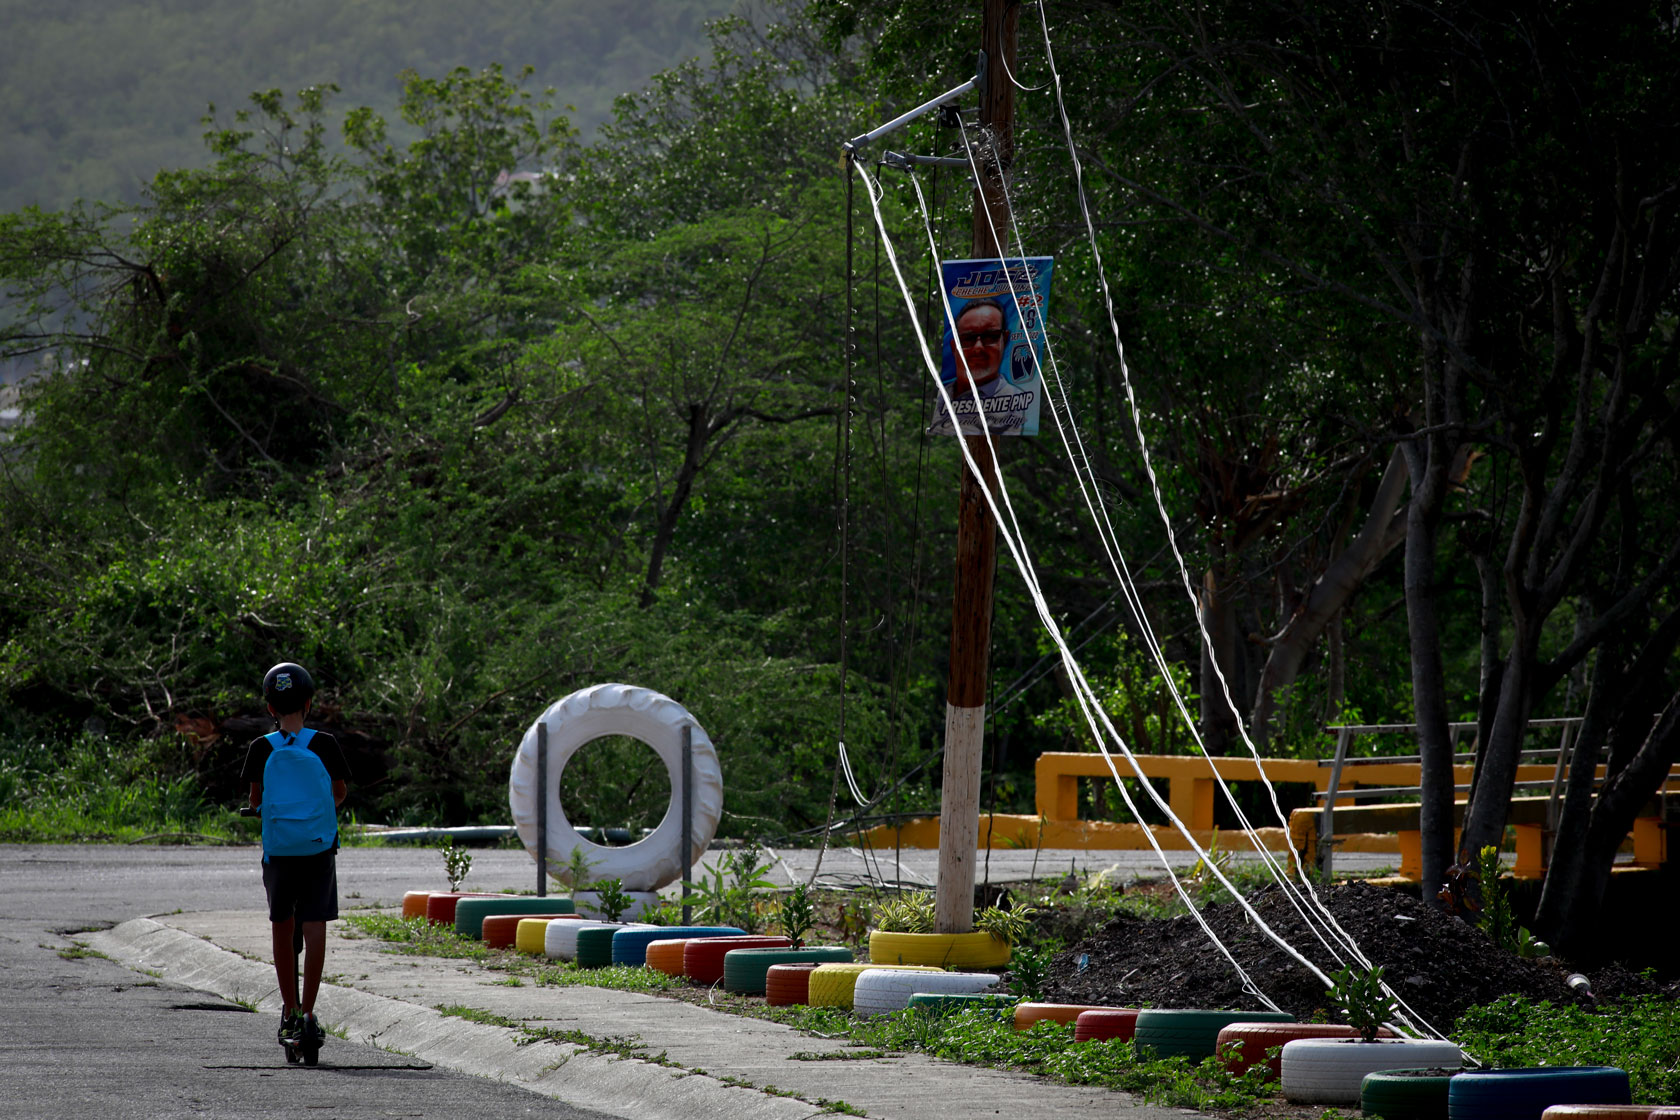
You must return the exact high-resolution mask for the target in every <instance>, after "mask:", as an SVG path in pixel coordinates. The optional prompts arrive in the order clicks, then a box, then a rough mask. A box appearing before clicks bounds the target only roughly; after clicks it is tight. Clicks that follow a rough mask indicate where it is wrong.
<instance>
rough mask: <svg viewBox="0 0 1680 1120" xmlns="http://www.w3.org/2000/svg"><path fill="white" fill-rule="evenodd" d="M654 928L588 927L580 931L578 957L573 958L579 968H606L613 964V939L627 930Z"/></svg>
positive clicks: (628, 925) (628, 926) (637, 926)
mask: <svg viewBox="0 0 1680 1120" xmlns="http://www.w3.org/2000/svg"><path fill="white" fill-rule="evenodd" d="M652 928H654V927H652V926H644V925H632V924H629V923H626V924H624V925H619V926H593V927H589V926H586V927H585V928H584V929H581V930H579V931H578V935H577V955H576V956H575V957H574V958H573V959H574V960H575V961H576V962H577V966H578V967H579V968H606V967H607V966H608V965H609V964H612V963H613V938H615V937H617V936H618V935H619V934H620V933H622V932H623V931H625V930H627V929H652Z"/></svg>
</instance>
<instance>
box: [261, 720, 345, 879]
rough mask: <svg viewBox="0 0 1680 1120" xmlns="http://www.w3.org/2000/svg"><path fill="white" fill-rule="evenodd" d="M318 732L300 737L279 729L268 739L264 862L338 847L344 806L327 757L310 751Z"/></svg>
mask: <svg viewBox="0 0 1680 1120" xmlns="http://www.w3.org/2000/svg"><path fill="white" fill-rule="evenodd" d="M314 737H315V732H314V731H312V730H310V729H309V728H307V727H306V728H304V729H303V730H302V731H300V732H298V733H297V734H296V735H295V736H288V735H287V734H286V733H285V732H283V731H275V732H272V733H270V734H269V735H267V736H265V738H266V739H267V740H268V744H269V746H270V747H272V748H273V750H272V751H271V752H270V753H269V756H268V762H267V763H265V764H264V766H263V788H262V838H263V858H264V859H267V858H268V857H269V856H313V855H319V854H320V853H322V852H325V851H327V850H329V849H331V848H332V847H333V846H334V845H335V844H337V843H338V808H337V806H335V805H334V804H333V789H332V778H330V777H328V775H327V768H326V766H325V764H323V763H322V762H321V758H320V756H319V755H317V754H316V753H315V752H314V751H312V750H310V749H309V741H310V740H311V739H313V738H314Z"/></svg>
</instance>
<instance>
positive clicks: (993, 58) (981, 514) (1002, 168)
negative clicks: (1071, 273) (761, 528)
mask: <svg viewBox="0 0 1680 1120" xmlns="http://www.w3.org/2000/svg"><path fill="white" fill-rule="evenodd" d="M983 3H984V8H985V16H984V27H983V29H982V31H981V36H980V45H981V48H982V49H983V50H984V51H985V52H986V83H985V88H984V89H983V90H982V91H981V97H980V134H979V136H978V137H975V136H970V140H971V141H972V142H974V143H975V145H976V147H977V155H978V157H979V158H978V162H979V165H980V183H979V184H978V186H977V187H976V188H975V191H974V241H973V256H974V257H975V258H976V259H993V260H998V259H1002V258H1003V257H1004V256H1005V255H1006V253H1005V248H1006V244H1007V238H1008V232H1007V231H1008V229H1009V218H1008V207H1007V203H1006V201H1005V197H1004V182H1005V176H1006V174H1007V172H1008V170H1009V166H1010V162H1011V157H1012V156H1013V153H1014V146H1015V145H1014V125H1015V86H1014V83H1012V82H1011V81H1010V79H1009V74H1010V72H1011V71H1012V70H1013V69H1014V68H1015V27H1016V22H1017V18H1018V16H1019V13H1020V6H1019V2H1018V0H983ZM993 229H996V230H997V235H996V236H994V235H993V233H992V231H993ZM999 238H1002V239H1004V241H1005V244H1003V245H1000V244H999ZM963 439H964V441H965V442H966V443H967V444H968V449H969V452H970V453H971V454H972V455H973V457H974V462H975V465H976V466H977V467H978V468H979V471H978V475H977V474H976V472H975V471H971V470H969V469H968V466H967V464H966V463H965V464H964V465H963V476H962V490H961V493H960V496H959V497H958V500H957V575H956V593H955V595H954V597H953V601H952V605H951V679H950V687H949V692H948V694H947V699H946V703H945V770H944V788H943V796H942V799H941V804H940V810H939V880H938V889H937V892H936V895H935V903H934V918H935V922H936V928H937V930H938V931H939V932H940V933H967V932H968V931H969V930H971V929H973V928H974V864H975V853H976V849H977V847H978V845H979V840H980V764H981V760H982V759H983V758H984V757H985V749H984V748H985V731H986V682H987V677H988V674H989V672H990V657H991V640H992V574H993V568H994V566H995V561H996V557H997V522H996V521H995V520H994V519H993V517H992V511H991V509H990V508H989V507H988V506H987V505H986V496H985V495H986V490H993V491H995V488H996V484H997V464H996V462H995V461H994V460H993V458H992V448H991V443H990V442H989V440H988V439H987V437H986V436H985V435H983V434H982V435H969V436H964V437H963ZM982 487H984V488H985V489H982Z"/></svg>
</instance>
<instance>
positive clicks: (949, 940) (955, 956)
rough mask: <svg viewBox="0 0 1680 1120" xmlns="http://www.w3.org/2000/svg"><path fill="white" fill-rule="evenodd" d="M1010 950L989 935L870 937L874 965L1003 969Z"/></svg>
mask: <svg viewBox="0 0 1680 1120" xmlns="http://www.w3.org/2000/svg"><path fill="white" fill-rule="evenodd" d="M1009 954H1010V947H1009V943H1008V942H1007V941H999V940H998V939H997V938H995V937H993V936H992V935H991V934H989V933H888V932H886V931H884V930H876V931H875V932H874V933H871V934H870V935H869V960H870V962H871V963H873V964H889V965H895V966H896V965H931V966H933V967H935V968H942V969H944V968H960V969H985V968H1002V967H1004V966H1005V965H1007V964H1008V963H1009Z"/></svg>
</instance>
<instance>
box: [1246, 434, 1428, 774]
mask: <svg viewBox="0 0 1680 1120" xmlns="http://www.w3.org/2000/svg"><path fill="white" fill-rule="evenodd" d="M1405 490H1406V458H1405V455H1404V453H1402V452H1401V450H1400V449H1399V448H1398V447H1396V448H1395V449H1394V454H1393V455H1392V456H1390V457H1389V460H1388V467H1387V469H1385V470H1384V471H1383V476H1382V481H1381V483H1379V484H1378V486H1377V494H1376V497H1375V499H1373V500H1372V502H1371V509H1370V512H1369V513H1368V514H1367V515H1366V517H1365V524H1364V525H1363V526H1362V527H1361V528H1360V530H1359V535H1358V536H1357V537H1355V538H1354V540H1353V543H1351V544H1349V545H1348V546H1347V548H1345V549H1343V550H1342V551H1341V552H1340V553H1338V554H1337V556H1336V558H1335V559H1334V560H1332V561H1331V562H1330V564H1329V565H1328V566H1327V567H1326V568H1325V569H1324V574H1323V575H1321V576H1319V577H1318V580H1317V581H1316V582H1315V583H1314V584H1313V586H1312V590H1311V591H1309V592H1307V597H1306V599H1305V601H1303V602H1302V603H1301V606H1300V607H1299V608H1298V609H1297V610H1296V612H1295V614H1294V615H1293V616H1292V617H1291V618H1290V620H1289V622H1288V624H1287V625H1286V626H1284V628H1283V631H1282V632H1281V633H1280V634H1279V635H1278V637H1277V639H1276V640H1275V641H1273V643H1272V648H1271V652H1270V653H1269V654H1268V655H1267V657H1266V664H1265V667H1264V668H1263V669H1262V670H1261V671H1260V681H1259V685H1258V687H1257V688H1256V689H1255V696H1254V708H1253V710H1252V712H1251V713H1250V716H1249V723H1248V727H1249V735H1250V737H1252V738H1253V740H1254V741H1255V742H1256V743H1264V742H1266V740H1267V739H1268V738H1269V737H1270V733H1271V730H1272V726H1271V725H1272V720H1273V719H1274V717H1275V716H1276V714H1277V708H1278V703H1279V701H1280V700H1281V699H1282V698H1283V695H1284V693H1285V692H1286V691H1287V690H1288V689H1289V687H1290V686H1291V685H1293V684H1294V683H1295V680H1296V678H1297V677H1298V676H1299V675H1300V672H1301V666H1302V665H1303V664H1305V662H1306V659H1307V655H1308V654H1309V653H1311V652H1312V650H1313V647H1314V646H1315V645H1317V644H1318V640H1319V638H1320V637H1322V636H1323V634H1324V632H1325V629H1326V627H1328V626H1329V625H1330V623H1331V620H1333V619H1335V618H1338V617H1340V615H1341V612H1342V608H1344V607H1345V606H1347V603H1348V600H1349V599H1351V598H1353V595H1354V592H1356V591H1358V590H1359V588H1360V586H1361V585H1362V584H1363V583H1364V582H1365V580H1366V578H1367V577H1369V576H1370V574H1371V573H1372V572H1373V571H1374V570H1375V569H1376V567H1377V565H1378V564H1379V563H1380V562H1381V561H1382V558H1383V557H1384V556H1387V555H1388V554H1389V553H1390V552H1391V551H1393V550H1394V548H1395V546H1397V545H1398V544H1399V543H1400V542H1401V541H1402V540H1404V539H1405V532H1406V521H1405V519H1404V518H1398V517H1396V516H1395V511H1396V510H1397V509H1399V508H1400V498H1401V495H1402V494H1404V493H1405Z"/></svg>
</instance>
